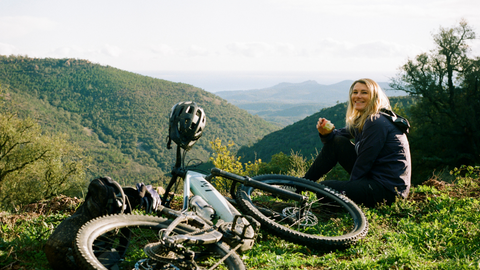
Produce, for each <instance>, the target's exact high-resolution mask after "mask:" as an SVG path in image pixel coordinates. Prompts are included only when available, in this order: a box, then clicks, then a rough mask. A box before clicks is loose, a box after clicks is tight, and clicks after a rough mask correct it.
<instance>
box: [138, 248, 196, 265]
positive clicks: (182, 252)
mask: <svg viewBox="0 0 480 270" xmlns="http://www.w3.org/2000/svg"><path fill="white" fill-rule="evenodd" d="M143 250H144V252H145V254H146V255H147V256H148V257H149V258H150V259H152V260H155V261H159V262H164V263H175V265H176V266H178V267H179V269H196V268H197V267H196V263H195V261H194V257H195V252H193V251H191V250H188V249H186V248H185V247H184V246H183V245H181V244H171V243H165V242H163V241H161V242H157V243H150V244H148V245H146V246H145V247H144V248H143Z"/></svg>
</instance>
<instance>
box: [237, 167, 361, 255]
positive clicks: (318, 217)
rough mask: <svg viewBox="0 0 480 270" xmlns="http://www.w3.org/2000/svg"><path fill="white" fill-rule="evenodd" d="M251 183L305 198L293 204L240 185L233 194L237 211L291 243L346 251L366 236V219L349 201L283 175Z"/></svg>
mask: <svg viewBox="0 0 480 270" xmlns="http://www.w3.org/2000/svg"><path fill="white" fill-rule="evenodd" d="M253 179H255V180H258V181H261V182H264V183H267V184H270V185H274V186H277V187H280V188H284V189H288V190H290V191H293V192H295V193H301V194H303V195H306V196H308V197H309V198H310V199H309V204H307V205H304V207H303V208H302V207H300V206H299V205H298V203H297V202H292V201H290V200H288V199H284V198H281V196H279V195H278V194H272V193H268V192H265V191H262V190H258V189H255V188H253V187H248V186H244V185H242V186H241V187H240V188H239V189H238V190H237V194H236V199H237V204H238V207H239V208H240V209H241V210H242V211H243V212H244V213H245V214H248V215H251V216H252V217H254V218H255V219H257V220H258V221H259V222H260V223H261V224H262V228H263V229H266V230H267V231H269V232H271V233H273V234H275V235H277V236H279V237H281V238H283V239H285V240H288V241H291V242H294V243H297V244H302V245H306V246H309V247H311V248H315V249H327V250H332V249H337V248H344V247H347V246H349V245H351V244H353V243H355V242H357V241H358V240H359V239H361V238H363V237H364V236H365V235H366V234H367V232H368V222H367V219H366V217H365V215H364V213H363V212H362V210H361V209H360V207H358V206H357V205H356V204H355V203H354V202H353V201H351V200H350V199H349V198H347V197H346V196H344V195H342V194H340V193H338V192H337V191H335V190H333V189H331V188H329V187H327V186H324V185H321V184H319V183H315V182H311V181H308V180H306V179H302V178H296V177H293V176H287V175H260V176H256V177H253Z"/></svg>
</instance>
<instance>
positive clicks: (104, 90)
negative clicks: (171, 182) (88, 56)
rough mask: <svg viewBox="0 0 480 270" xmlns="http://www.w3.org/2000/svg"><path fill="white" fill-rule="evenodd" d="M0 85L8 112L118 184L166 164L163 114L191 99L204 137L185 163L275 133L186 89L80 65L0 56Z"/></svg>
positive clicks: (215, 100)
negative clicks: (215, 144)
mask: <svg viewBox="0 0 480 270" xmlns="http://www.w3.org/2000/svg"><path fill="white" fill-rule="evenodd" d="M0 87H2V88H5V89H6V92H7V94H8V96H7V101H8V102H7V107H10V108H14V109H15V110H18V111H19V115H20V116H30V117H33V118H35V119H38V120H39V122H40V123H41V124H42V126H43V127H44V129H45V130H47V131H49V132H64V133H68V134H69V135H70V137H71V139H72V140H73V141H75V142H77V143H79V144H80V145H82V146H84V148H85V150H86V151H88V153H90V155H91V156H92V157H93V158H94V164H95V166H94V167H92V168H90V170H91V173H92V174H94V175H95V174H108V175H113V176H116V177H119V178H124V179H120V180H122V181H123V180H125V181H129V180H132V179H133V178H136V179H135V181H138V180H148V179H152V178H155V177H158V175H159V174H162V173H163V172H166V171H168V170H169V169H170V167H171V166H172V165H173V163H172V159H173V157H174V151H171V150H170V151H168V150H167V148H166V137H167V133H168V116H169V112H170V110H171V108H172V106H173V105H174V104H176V103H178V102H180V101H190V100H191V101H195V102H197V104H199V105H200V106H202V107H203V108H204V110H205V112H206V114H207V126H206V131H205V133H204V137H202V138H201V139H200V141H199V142H198V143H197V144H196V145H195V147H194V148H193V150H191V151H190V152H191V153H189V158H195V157H196V158H201V160H204V161H205V160H208V154H209V152H210V151H211V148H210V144H209V142H210V141H213V140H214V139H215V138H217V137H218V138H221V139H222V140H223V141H227V140H232V141H234V142H235V144H236V145H238V146H243V145H247V144H252V143H254V142H255V141H257V140H258V139H260V138H262V137H263V136H264V135H266V134H268V133H271V132H272V131H275V130H277V129H278V127H276V126H274V125H272V124H269V123H268V122H266V121H264V120H262V119H261V118H260V117H258V116H252V115H251V114H249V113H247V112H246V111H244V110H241V109H239V108H237V107H235V106H233V105H231V104H229V103H227V101H225V100H224V99H222V98H220V97H218V96H216V95H214V94H211V93H209V92H206V91H204V90H202V89H199V88H197V87H194V86H192V85H187V84H183V83H173V82H169V81H165V80H160V79H155V78H151V77H147V76H142V75H138V74H135V73H131V72H127V71H123V70H119V69H116V68H113V67H109V66H102V65H98V64H93V63H91V62H89V61H86V60H77V59H36V58H28V57H22V56H8V57H7V56H0ZM3 109H5V108H3ZM127 178H128V179H127Z"/></svg>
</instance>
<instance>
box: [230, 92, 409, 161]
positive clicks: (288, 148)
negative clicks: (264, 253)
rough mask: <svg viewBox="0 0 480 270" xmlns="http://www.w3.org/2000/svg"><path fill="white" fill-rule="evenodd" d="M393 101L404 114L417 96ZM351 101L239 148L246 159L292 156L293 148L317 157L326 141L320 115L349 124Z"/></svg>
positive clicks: (341, 123) (306, 155)
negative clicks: (319, 128)
mask: <svg viewBox="0 0 480 270" xmlns="http://www.w3.org/2000/svg"><path fill="white" fill-rule="evenodd" d="M390 102H391V105H392V107H393V108H394V111H396V112H397V113H399V114H403V115H405V114H404V109H405V108H408V107H410V106H411V105H412V104H413V102H414V99H413V98H412V97H409V96H403V97H393V98H390ZM346 110H347V103H345V102H344V103H340V104H337V105H335V106H333V107H329V108H324V109H322V110H321V111H319V112H317V113H315V114H313V115H311V116H308V117H306V118H305V119H303V120H300V121H298V122H296V123H294V124H292V125H289V126H287V127H285V128H283V129H281V130H278V131H275V132H273V133H271V134H268V135H267V136H265V137H264V138H263V139H262V140H260V141H258V142H257V143H255V144H254V145H252V146H244V147H242V148H241V149H240V150H239V151H238V155H239V156H242V158H243V159H242V160H244V161H252V160H254V159H262V161H265V162H269V161H270V159H271V157H272V155H274V154H277V153H280V152H282V153H284V154H287V155H290V154H291V152H292V151H294V152H295V153H298V154H300V155H302V156H303V157H305V158H307V159H310V158H312V157H315V156H316V154H317V151H320V149H321V148H322V143H321V141H320V138H319V136H318V131H317V130H316V128H315V125H316V124H317V121H318V118H320V117H324V118H327V119H329V120H330V121H331V122H332V123H333V124H334V125H335V127H336V128H342V127H344V126H345V113H346Z"/></svg>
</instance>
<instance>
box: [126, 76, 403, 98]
mask: <svg viewBox="0 0 480 270" xmlns="http://www.w3.org/2000/svg"><path fill="white" fill-rule="evenodd" d="M134 72H135V73H138V74H141V75H145V76H150V77H153V78H158V79H163V80H167V81H172V82H178V83H186V84H190V85H193V86H195V87H199V88H201V89H203V90H205V91H208V92H211V93H216V92H221V91H235V90H253V89H263V88H268V87H272V86H275V85H277V84H280V83H301V82H305V81H309V80H313V81H316V82H317V83H319V84H323V85H331V84H336V83H339V82H341V81H345V80H356V79H359V78H371V79H373V80H375V81H377V82H389V81H390V78H391V77H393V76H394V75H393V74H392V75H390V76H387V75H383V74H368V72H365V74H364V76H361V75H359V74H360V72H359V73H358V74H352V73H348V72H345V73H342V74H339V73H331V74H327V73H320V72H315V73H314V72H213V71H202V72H194V71H188V72H186V71H134ZM369 75H370V76H369Z"/></svg>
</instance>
